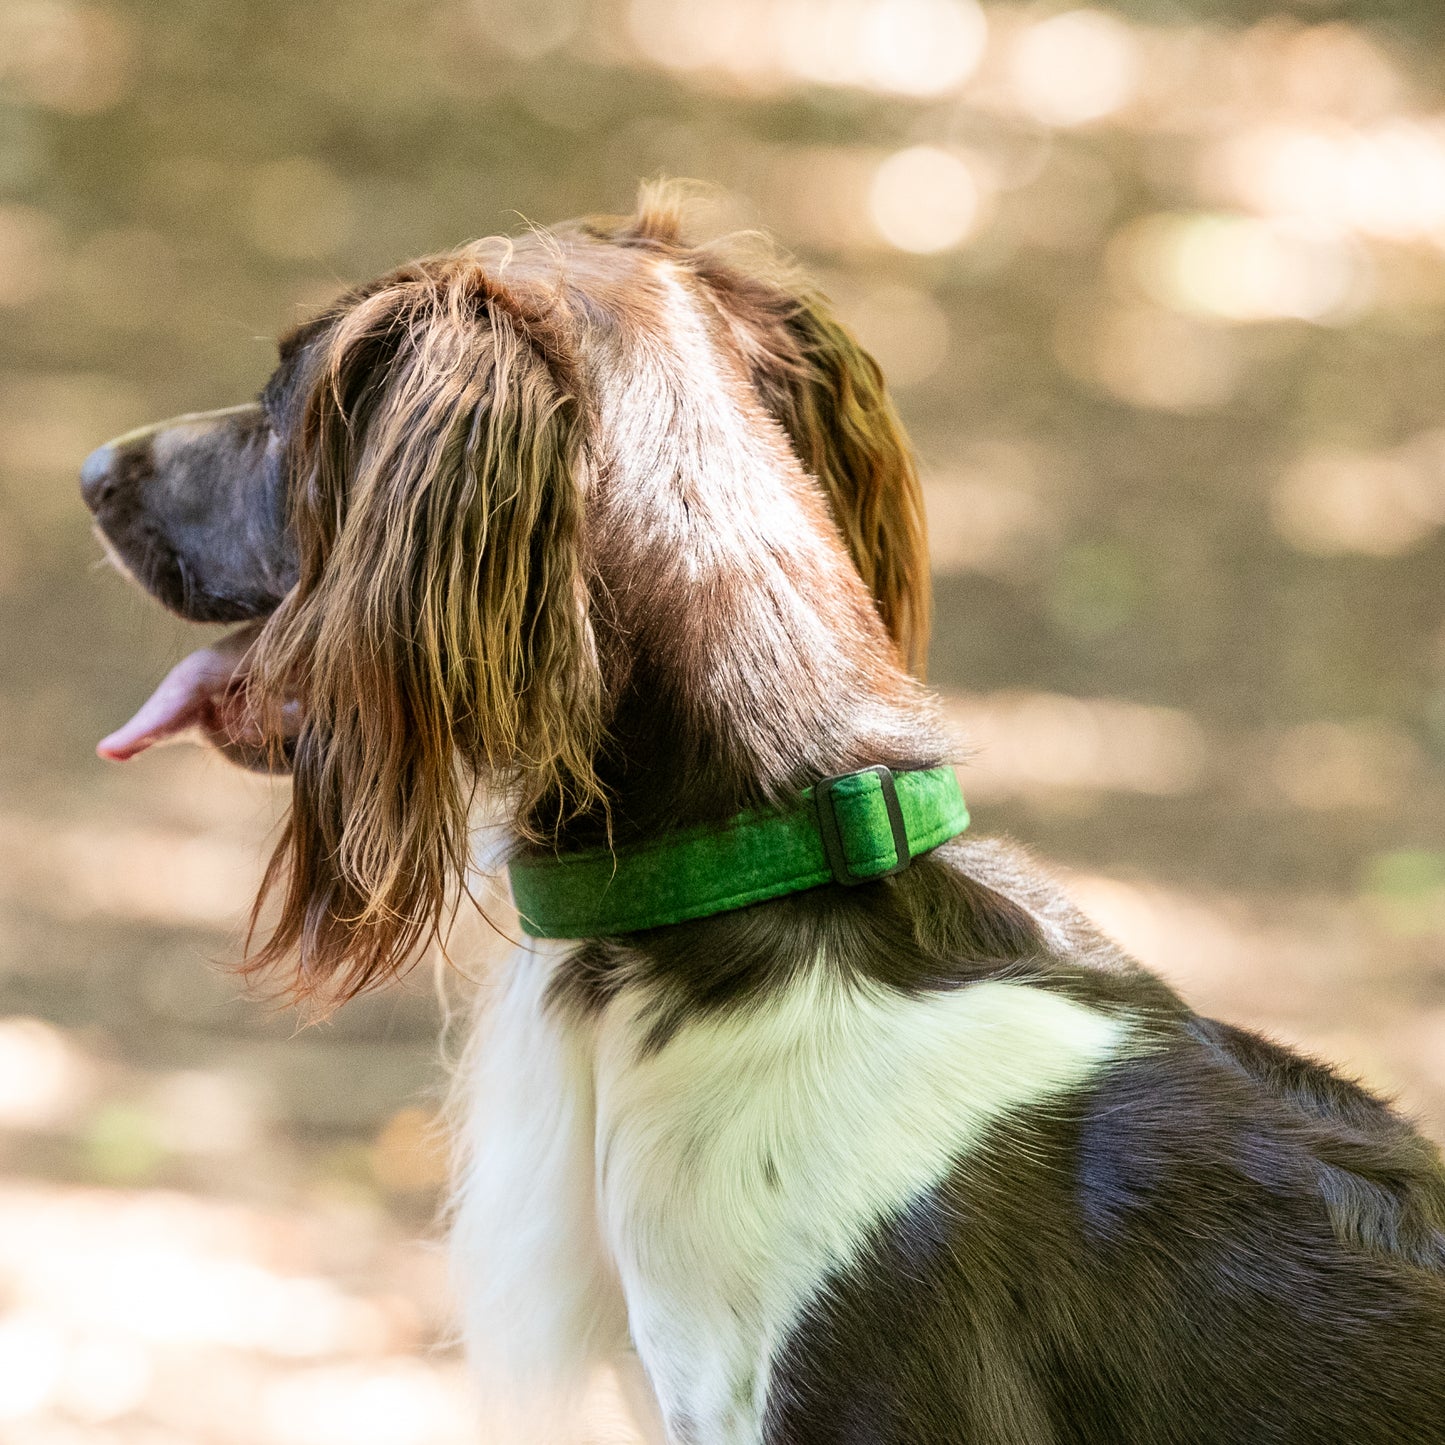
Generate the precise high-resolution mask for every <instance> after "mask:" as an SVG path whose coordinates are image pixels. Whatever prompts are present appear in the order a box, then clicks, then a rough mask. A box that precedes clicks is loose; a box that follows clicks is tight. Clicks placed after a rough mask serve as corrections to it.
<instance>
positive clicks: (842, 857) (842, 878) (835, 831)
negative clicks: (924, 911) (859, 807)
mask: <svg viewBox="0 0 1445 1445" xmlns="http://www.w3.org/2000/svg"><path fill="white" fill-rule="evenodd" d="M868 773H873V774H875V775H876V776H877V778H878V786H879V788H880V789H881V791H882V794H883V806H884V807H885V808H886V809H887V811H888V826H889V828H891V829H892V831H893V852H894V856H895V857H896V859H897V861H896V862H895V863H894V864H893V866H892V867H891V868H884V869H883V870H882V871H881V872H877V873H855V872H854V871H853V869H852V868H851V867H850V866H849V863H848V854H847V852H846V850H845V849H844V847H843V831H842V829H841V828H840V827H839V826H838V812H837V808H836V805H835V804H834V802H833V789H834V787H835V786H836V785H837V784H838V783H841V782H842V781H843V780H844V779H847V778H859V777H863V776H865V775H866V774H868ZM813 807H814V809H815V810H816V811H817V814H818V832H819V834H820V835H821V836H822V839H823V852H824V853H825V854H826V855H827V858H828V866H829V868H831V869H832V870H833V881H834V882H835V883H841V884H842V885H843V887H844V888H856V887H857V886H858V884H860V883H873V882H876V881H877V880H878V879H879V878H891V877H892V876H893V875H894V874H895V873H901V872H903V870H904V869H905V868H906V867H908V865H909V864H910V863H911V862H912V861H913V854H912V852H911V851H910V849H909V847H908V826H907V824H906V823H905V822H904V821H903V809H902V807H901V806H900V804H899V802H898V787H897V785H896V784H895V783H894V781H893V770H892V768H888V767H885V766H884V765H883V764H882V763H878V764H875V765H874V766H873V767H871V768H859V769H857V770H856V771H855V772H851V773H834V774H833V775H832V776H831V777H828V778H823V779H822V780H821V781H820V782H817V783H815V784H814V785H813Z"/></svg>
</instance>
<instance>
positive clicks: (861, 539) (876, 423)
mask: <svg viewBox="0 0 1445 1445" xmlns="http://www.w3.org/2000/svg"><path fill="white" fill-rule="evenodd" d="M783 324H784V327H785V328H786V332H787V342H788V344H787V347H786V348H785V353H784V360H785V361H786V362H787V363H788V364H787V365H786V366H785V367H784V368H783V370H782V371H781V372H779V373H777V374H775V375H774V377H772V378H771V381H772V384H771V385H768V386H766V387H765V393H766V399H767V401H768V402H769V405H770V408H771V409H772V410H773V411H774V413H775V415H777V417H778V420H779V421H781V422H782V424H783V426H784V427H785V428H786V429H787V431H788V434H789V436H790V437H791V438H792V442H793V445H794V447H795V448H796V449H797V452H798V456H799V459H800V460H801V461H802V463H803V465H804V466H805V467H807V468H808V470H809V471H810V472H812V473H813V475H814V476H815V477H817V478H818V480H819V481H820V482H821V483H822V484H823V487H824V489H825V491H826V492H827V494H828V500H829V502H830V503H831V504H832V508H833V513H834V516H835V517H836V518H837V521H838V525H839V527H840V528H841V529H842V532H843V535H844V537H845V538H846V540H847V543H848V549H849V551H850V552H851V553H852V555H853V562H854V565H855V566H856V567H857V568H858V570H859V572H860V573H862V576H863V580H864V581H865V582H866V583H867V584H868V586H869V588H870V589H871V591H872V593H873V596H874V597H875V598H876V599H877V602H878V610H879V613H880V614H881V616H882V618H883V622H884V625H885V626H886V627H887V628H888V631H889V633H890V634H891V635H892V637H893V640H894V642H895V643H896V644H897V646H898V650H899V652H900V653H901V654H902V656H903V660H904V662H905V664H906V665H907V666H908V667H909V668H910V669H911V670H912V671H913V672H914V673H916V674H917V675H919V676H922V674H923V671H924V667H925V664H926V661H927V655H928V629H929V614H930V591H929V574H928V540H927V533H926V530H925V524H924V515H923V493H922V489H921V487H920V485H919V481H918V470H917V467H916V466H915V464H914V459H913V452H912V448H911V447H910V446H909V443H908V438H907V436H906V435H905V434H904V431H903V424H902V422H901V421H900V420H899V418H898V413H897V411H895V410H894V407H893V401H892V399H891V398H890V397H889V395H888V391H887V388H886V387H885V386H884V383H883V373H882V371H881V370H880V369H879V366H878V363H877V362H876V361H874V360H873V358H872V357H871V356H870V355H869V354H868V353H867V352H866V351H864V350H863V348H862V347H861V346H860V345H859V344H858V341H857V339H856V338H855V337H854V336H853V335H852V333H851V332H850V331H849V330H848V328H847V327H846V326H844V325H843V323H842V322H841V321H839V320H838V318H837V317H836V316H835V315H834V314H833V311H832V308H831V306H830V305H829V304H828V302H827V300H826V299H825V298H824V297H822V296H821V295H819V294H817V293H816V292H812V293H805V294H803V295H801V296H799V297H797V298H796V299H795V300H794V303H793V305H792V306H791V307H790V309H789V311H788V312H787V314H786V315H785V318H784V322H783ZM788 352H791V355H787V353H788ZM780 382H781V383H782V384H781V385H780V384H779V383H780Z"/></svg>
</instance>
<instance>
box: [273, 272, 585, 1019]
mask: <svg viewBox="0 0 1445 1445" xmlns="http://www.w3.org/2000/svg"><path fill="white" fill-rule="evenodd" d="M549 335H550V333H549V332H548V331H547V328H546V324H545V322H544V321H543V320H542V319H541V315H540V311H536V312H534V313H531V314H529V312H528V310H527V308H526V306H525V304H523V303H522V302H520V301H519V300H518V298H517V297H516V296H515V295H513V294H511V293H509V292H508V291H505V290H503V289H501V288H500V287H499V286H498V284H497V283H496V282H495V281H494V280H493V279H491V278H490V277H489V275H488V274H487V272H486V271H485V270H484V269H483V267H482V265H481V264H480V262H479V261H478V260H477V259H476V258H469V257H468V256H467V255H466V254H465V253H462V254H461V255H460V256H454V257H449V258H446V259H445V260H442V261H438V262H432V263H422V264H419V265H417V266H413V267H409V268H407V269H405V270H403V271H400V272H397V273H396V274H395V275H393V276H392V277H390V278H388V279H387V280H386V281H384V282H383V283H381V284H380V285H379V286H378V287H377V288H375V289H373V290H372V291H371V292H370V294H367V295H364V296H362V297H360V298H359V299H353V300H352V301H351V302H350V303H349V304H348V305H347V306H346V307H345V308H344V309H343V310H340V311H339V312H338V314H337V317H336V319H335V321H334V322H333V323H332V325H331V327H330V329H329V331H328V332H327V333H326V334H325V339H324V342H323V343H322V351H321V354H320V355H319V356H318V357H317V358H316V359H315V361H314V363H313V369H312V372H311V380H310V384H309V388H308V393H307V400H306V408H305V413H304V418H303V420H302V422H301V425H300V427H299V432H298V435H297V436H296V438H295V440H294V446H293V457H292V461H293V466H294V476H295V478H296V482H295V492H294V502H293V527H294V530H295V533H296V535H297V537H298V539H299V543H300V547H301V554H302V555H301V577H300V582H299V584H298V586H297V588H296V590H295V592H294V593H293V594H292V595H291V596H290V597H289V598H288V599H287V601H286V602H285V603H284V604H283V606H282V608H281V609H280V610H279V611H278V612H277V613H276V614H275V615H274V616H273V618H272V619H271V620H270V622H269V623H268V625H267V627H266V629H265V632H264V634H263V636H262V639H261V641H260V643H259V645H258V656H257V661H256V666H255V668H254V669H253V673H252V677H253V682H252V688H253V692H254V693H255V694H257V695H258V696H259V698H260V699H261V704H260V705H261V706H263V707H264V706H265V705H266V702H267V700H272V705H275V701H276V700H279V699H282V698H284V697H286V696H288V695H291V696H296V697H299V699H300V701H301V704H302V714H303V717H304V719H305V721H304V724H303V728H302V732H301V734H300V737H299V740H298V742H297V746H296V751H295V757H294V763H293V777H294V787H293V794H292V805H291V813H290V817H289V820H288V822H287V825H286V828H285V831H284V834H283V836H282V838H281V841H280V843H279V845H278V846H277V848H276V851H275V853H274V855H273V856H272V859H271V862H270V865H269V867H268V869H267V872H266V876H265V880H264V884H263V887H262V891H261V895H260V898H258V900H257V912H256V914H255V915H253V928H254V927H255V926H256V919H257V918H259V917H260V916H261V909H262V904H263V902H264V900H265V899H266V898H267V897H268V896H273V895H274V896H275V897H277V898H279V900H280V906H279V915H278V916H277V918H276V921H275V923H274V926H273V928H272V931H271V933H270V936H269V938H268V939H267V940H266V942H265V944H264V946H263V947H262V948H261V949H260V950H259V951H258V952H257V953H255V954H254V955H253V956H252V957H251V958H250V959H249V960H248V963H247V970H248V971H259V970H262V969H266V968H268V967H269V966H271V965H273V964H275V963H278V962H280V961H282V960H283V959H288V958H294V959H295V960H296V963H297V968H298V972H297V977H296V980H295V992H296V993H297V994H299V995H300V996H302V997H305V998H309V999H312V1000H316V1001H322V1002H339V1001H341V1000H343V999H345V998H348V997H350V996H352V995H353V994H356V993H358V992H360V991H361V990H362V989H365V988H367V987H369V986H370V985H372V984H374V983H377V982H380V981H382V980H384V979H386V978H389V977H392V976H394V975H395V974H397V973H399V972H400V971H401V970H402V969H404V968H405V967H406V965H407V964H408V963H410V962H411V961H412V960H413V959H414V958H415V957H416V956H417V954H418V953H419V952H420V951H421V950H422V949H423V948H425V947H426V945H427V944H428V943H429V942H431V941H432V940H433V939H435V938H437V937H439V936H440V935H441V934H442V933H443V932H444V930H445V928H446V926H447V924H448V922H449V920H450V917H451V914H452V912H453V910H454V908H455V902H456V898H457V896H458V890H459V888H460V886H461V884H462V881H463V880H464V878H465V876H466V869H467V865H468V846H469V832H468V811H469V807H470V805H471V802H472V800H473V797H474V794H475V792H476V790H477V787H478V785H479V783H481V782H483V781H485V782H486V784H487V786H488V788H492V787H496V786H498V785H501V786H503V787H507V788H509V789H510V790H511V792H512V795H513V797H514V798H515V801H516V804H517V808H518V815H519V816H520V817H522V818H523V819H526V818H528V817H533V818H535V817H538V816H542V817H544V818H551V817H556V818H558V819H560V817H561V816H563V815H565V814H566V813H567V812H569V811H570V810H572V809H575V808H581V807H586V806H589V805H591V804H593V803H594V802H596V800H597V784H596V780H595V777H594V775H593V772H592V757H593V754H594V750H595V745H596V741H597V735H598V731H599V727H598V717H599V713H600V700H599V693H600V682H599V672H598V667H597V663H596V657H595V649H594V644H593V638H592V634H591V629H590V625H589V622H588V616H587V594H586V587H585V578H584V561H583V555H582V553H583V546H582V531H581V527H582V497H581V485H580V479H579V478H578V476H577V474H576V472H577V467H578V465H579V436H578V425H577V416H576V404H575V400H574V398H573V396H572V395H571V394H570V388H569V385H568V381H567V376H566V367H565V363H564V361H563V359H562V357H561V355H560V351H559V349H558V348H555V347H553V346H551V344H550V342H549Z"/></svg>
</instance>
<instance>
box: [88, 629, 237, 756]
mask: <svg viewBox="0 0 1445 1445" xmlns="http://www.w3.org/2000/svg"><path fill="white" fill-rule="evenodd" d="M257 630H258V629H257V628H256V627H255V626H248V627H243V628H241V629H239V630H238V631H236V632H233V633H231V634H230V635H229V636H227V637H223V638H222V639H221V640H220V641H219V642H217V643H215V644H214V645H213V646H211V647H203V648H201V649H200V650H199V651H197V652H193V653H191V655H190V656H189V657H186V658H183V659H182V660H181V661H180V662H178V663H177V664H176V665H175V666H174V667H173V668H171V670H170V671H169V672H168V673H167V674H166V675H165V678H164V679H163V680H162V682H161V685H160V686H159V687H158V688H156V690H155V691H154V692H153V693H152V694H151V695H150V696H149V697H148V698H147V699H146V700H145V702H143V703H142V704H141V706H140V709H139V711H138V712H137V713H136V715H135V716H134V717H133V718H131V720H130V721H129V722H128V723H126V724H125V725H124V726H123V727H120V728H117V729H116V730H115V732H113V733H111V735H110V736H109V737H106V738H102V739H101V740H100V742H99V743H97V744H96V748H95V750H96V752H97V753H99V754H100V756H101V757H103V758H110V759H112V760H113V761H115V762H118V763H119V762H125V761H126V759H128V758H133V757H135V756H136V754H137V753H143V752H144V751H145V750H146V749H147V748H148V747H151V746H152V745H154V744H155V743H159V742H164V741H165V740H166V739H167V738H174V737H177V736H179V735H180V734H181V733H184V732H187V731H189V730H190V729H191V728H201V729H203V730H205V731H207V732H211V733H229V734H231V735H233V736H234V735H235V734H237V733H241V734H244V733H245V732H247V731H252V730H254V729H247V727H246V724H245V719H244V713H245V708H244V706H243V705H242V700H241V697H240V691H241V690H240V687H239V683H240V681H241V679H242V678H243V677H244V676H245V668H244V662H245V657H246V653H247V652H248V651H249V650H250V647H251V644H252V642H254V641H255V639H256V632H257Z"/></svg>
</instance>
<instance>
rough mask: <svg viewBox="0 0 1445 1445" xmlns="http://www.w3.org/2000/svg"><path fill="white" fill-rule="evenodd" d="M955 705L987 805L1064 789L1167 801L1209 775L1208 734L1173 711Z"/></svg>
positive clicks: (1069, 704)
mask: <svg viewBox="0 0 1445 1445" xmlns="http://www.w3.org/2000/svg"><path fill="white" fill-rule="evenodd" d="M947 705H948V713H949V717H950V719H952V720H954V721H955V724H956V726H957V727H958V729H959V731H960V733H962V735H963V736H964V737H965V738H966V740H967V742H968V745H969V746H970V748H972V749H975V750H976V752H975V754H974V756H973V757H972V758H971V759H970V761H969V763H968V765H967V766H966V767H965V768H964V770H963V773H962V777H963V781H964V790H965V792H966V793H967V795H968V796H969V797H970V798H974V799H977V800H978V801H980V802H988V801H991V800H995V799H999V798H1007V797H1016V796H1028V795H1030V794H1035V793H1047V792H1050V791H1052V790H1055V789H1082V790H1086V791H1102V792H1125V793H1145V794H1155V795H1167V794H1174V793H1184V792H1188V791H1190V790H1191V789H1193V788H1195V787H1197V786H1198V785H1199V784H1200V782H1201V781H1202V779H1203V776H1204V768H1205V761H1206V758H1207V755H1208V749H1207V745H1206V740H1205V735H1204V732H1203V730H1202V729H1201V728H1200V727H1199V725H1198V723H1196V722H1195V721H1194V719H1193V718H1191V717H1190V716H1189V715H1188V714H1187V713H1184V712H1180V711H1178V710H1176V709H1173V708H1163V707H1144V706H1140V705H1139V704H1138V703H1131V702H1126V701H1124V700H1122V699H1118V698H1078V697H1061V696H1058V695H1055V694H1050V693H1031V692H1017V693H994V694H991V695H989V696H986V697H950V698H948V699H947Z"/></svg>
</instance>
